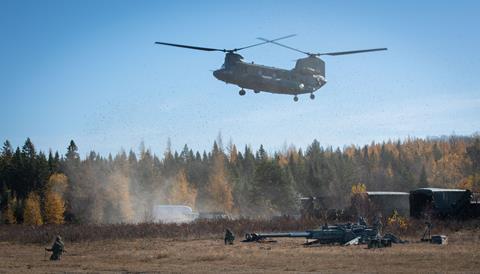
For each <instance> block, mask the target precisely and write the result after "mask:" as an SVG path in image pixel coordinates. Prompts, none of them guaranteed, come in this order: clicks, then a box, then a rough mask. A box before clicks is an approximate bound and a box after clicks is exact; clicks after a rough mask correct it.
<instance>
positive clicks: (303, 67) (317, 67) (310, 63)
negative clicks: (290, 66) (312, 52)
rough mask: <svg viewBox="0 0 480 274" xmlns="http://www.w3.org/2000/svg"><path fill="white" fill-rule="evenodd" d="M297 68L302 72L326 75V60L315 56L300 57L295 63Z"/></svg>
mask: <svg viewBox="0 0 480 274" xmlns="http://www.w3.org/2000/svg"><path fill="white" fill-rule="evenodd" d="M295 70H296V71H298V72H300V73H301V74H308V75H312V74H320V75H322V76H324V77H325V62H323V60H322V59H320V58H317V57H315V56H309V57H307V58H302V59H298V60H297V63H296V64H295Z"/></svg>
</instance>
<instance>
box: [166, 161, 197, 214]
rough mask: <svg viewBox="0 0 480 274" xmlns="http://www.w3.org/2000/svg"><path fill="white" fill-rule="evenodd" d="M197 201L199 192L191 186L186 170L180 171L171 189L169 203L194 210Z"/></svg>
mask: <svg viewBox="0 0 480 274" xmlns="http://www.w3.org/2000/svg"><path fill="white" fill-rule="evenodd" d="M196 199H197V191H196V190H195V189H194V188H193V187H191V186H190V185H189V183H188V180H187V176H186V174H185V170H183V169H182V170H180V172H178V174H177V176H175V180H174V182H173V185H172V187H171V189H170V195H169V197H168V202H169V203H170V204H176V205H188V206H190V207H192V208H193V207H194V206H195V201H196Z"/></svg>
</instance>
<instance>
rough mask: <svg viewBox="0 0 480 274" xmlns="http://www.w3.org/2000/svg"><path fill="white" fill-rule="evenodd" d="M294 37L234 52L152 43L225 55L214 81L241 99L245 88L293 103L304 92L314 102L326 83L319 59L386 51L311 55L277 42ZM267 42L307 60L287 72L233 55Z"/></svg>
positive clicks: (231, 50)
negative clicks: (236, 90)
mask: <svg viewBox="0 0 480 274" xmlns="http://www.w3.org/2000/svg"><path fill="white" fill-rule="evenodd" d="M293 36H295V34H292V35H288V36H284V37H280V38H277V39H273V40H269V39H265V38H257V39H259V40H261V41H262V42H260V43H256V44H253V45H249V46H245V47H241V48H234V49H217V48H205V47H197V46H189V45H181V44H172V43H164V42H155V44H160V45H166V46H173V47H180V48H187V49H194V50H203V51H220V52H224V53H225V62H224V64H223V65H222V67H221V68H220V69H218V70H215V71H214V72H213V75H214V76H215V78H217V79H218V80H220V81H224V82H225V83H230V84H234V85H237V86H239V87H240V88H241V89H240V91H239V94H240V95H242V96H243V95H245V94H246V92H245V89H250V90H253V91H254V92H255V93H259V92H261V91H264V92H270V93H277V94H290V95H294V97H293V100H294V101H295V102H296V101H298V96H297V95H298V94H304V93H310V99H312V100H313V99H315V95H314V94H313V93H314V92H315V91H316V90H318V89H319V88H321V87H322V86H323V85H325V84H326V83H327V80H326V79H325V62H324V61H323V60H322V59H320V58H319V56H322V55H329V56H337V55H345V54H354V53H362V52H371V51H380V50H387V49H386V48H376V49H364V50H353V51H340V52H326V53H311V52H306V51H302V50H299V49H296V48H292V47H289V46H286V45H283V44H280V43H278V42H277V41H279V40H282V39H286V38H290V37H293ZM267 43H272V44H275V45H278V46H281V47H284V48H287V49H291V50H294V51H297V52H300V53H303V54H306V55H307V57H306V58H301V59H298V60H297V62H296V64H295V67H294V68H293V69H291V70H286V69H281V68H275V67H268V66H263V65H258V64H254V63H253V62H252V63H247V62H243V61H242V60H243V56H241V55H240V54H238V53H236V52H238V51H240V50H244V49H247V48H251V47H256V46H260V45H263V44H267Z"/></svg>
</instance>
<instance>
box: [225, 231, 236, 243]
mask: <svg viewBox="0 0 480 274" xmlns="http://www.w3.org/2000/svg"><path fill="white" fill-rule="evenodd" d="M224 240H225V245H227V244H230V245H233V241H234V240H235V235H233V233H232V232H231V231H230V229H228V228H227V229H226V230H225V239H224Z"/></svg>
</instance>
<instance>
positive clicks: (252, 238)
mask: <svg viewBox="0 0 480 274" xmlns="http://www.w3.org/2000/svg"><path fill="white" fill-rule="evenodd" d="M376 237H378V230H377V228H376V227H371V226H366V225H360V224H351V223H348V224H337V225H325V226H322V227H320V228H319V229H315V230H307V231H304V232H285V233H247V234H246V235H245V240H243V242H262V241H264V240H266V239H267V238H305V239H307V242H306V243H305V245H312V244H317V243H318V244H342V245H344V244H346V243H348V242H350V241H352V240H354V239H356V238H359V239H358V242H359V243H366V242H367V241H368V240H369V239H373V238H376ZM309 240H313V241H309Z"/></svg>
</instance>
